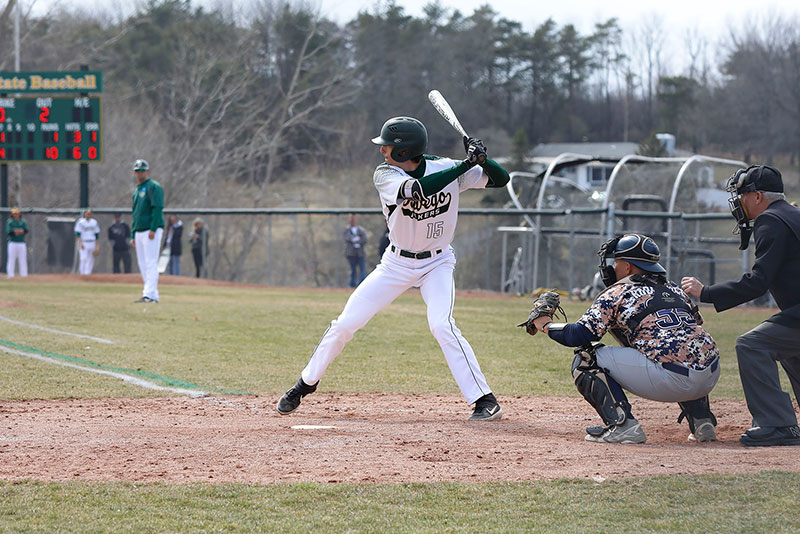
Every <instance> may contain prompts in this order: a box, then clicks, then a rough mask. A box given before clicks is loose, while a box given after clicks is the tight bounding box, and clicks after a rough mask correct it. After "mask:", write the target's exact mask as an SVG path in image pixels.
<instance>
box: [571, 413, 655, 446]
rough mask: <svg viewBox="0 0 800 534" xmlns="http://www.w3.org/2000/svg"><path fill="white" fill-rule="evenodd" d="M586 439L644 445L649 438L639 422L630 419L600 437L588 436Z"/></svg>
mask: <svg viewBox="0 0 800 534" xmlns="http://www.w3.org/2000/svg"><path fill="white" fill-rule="evenodd" d="M585 439H586V441H595V442H597V443H644V442H645V440H646V439H647V438H646V436H645V435H644V430H642V426H641V425H640V424H639V421H637V420H636V419H630V418H628V419H625V421H624V422H622V423H620V424H618V425H614V426H612V427H611V428H609V429H608V430H606V431H605V432H603V434H602V435H600V436H593V435H592V434H586V438H585Z"/></svg>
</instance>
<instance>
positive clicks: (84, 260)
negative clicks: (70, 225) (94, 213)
mask: <svg viewBox="0 0 800 534" xmlns="http://www.w3.org/2000/svg"><path fill="white" fill-rule="evenodd" d="M75 234H76V235H77V236H78V239H80V249H79V250H78V273H79V274H92V269H94V249H95V246H96V245H97V238H98V236H99V235H100V225H99V224H98V223H97V220H96V219H95V218H94V217H89V218H88V219H86V218H85V217H81V218H80V219H78V222H76V223H75Z"/></svg>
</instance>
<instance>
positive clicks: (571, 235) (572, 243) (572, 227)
mask: <svg viewBox="0 0 800 534" xmlns="http://www.w3.org/2000/svg"><path fill="white" fill-rule="evenodd" d="M567 211H568V212H569V277H568V278H569V282H568V283H567V285H568V286H569V287H568V288H567V296H569V297H570V298H572V287H573V285H574V282H575V279H574V270H575V214H574V213H573V212H572V210H567Z"/></svg>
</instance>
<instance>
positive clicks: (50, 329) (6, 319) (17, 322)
mask: <svg viewBox="0 0 800 534" xmlns="http://www.w3.org/2000/svg"><path fill="white" fill-rule="evenodd" d="M0 321H6V322H7V323H11V324H16V325H19V326H26V327H28V328H36V329H38V330H44V331H45V332H50V333H51V334H63V335H66V336H73V337H81V338H84V339H91V340H92V341H97V342H98V343H105V344H107V345H114V342H113V341H111V340H110V339H103V338H102V337H94V336H87V335H84V334H75V333H73V332H65V331H63V330H56V329H55V328H47V327H46V326H39V325H37V324H31V323H25V322H22V321H17V320H15V319H11V318H9V317H3V316H2V315H0Z"/></svg>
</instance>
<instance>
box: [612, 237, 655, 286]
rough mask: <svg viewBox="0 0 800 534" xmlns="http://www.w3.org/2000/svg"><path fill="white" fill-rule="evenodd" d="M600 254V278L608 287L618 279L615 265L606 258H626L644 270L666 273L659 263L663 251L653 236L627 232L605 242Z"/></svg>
mask: <svg viewBox="0 0 800 534" xmlns="http://www.w3.org/2000/svg"><path fill="white" fill-rule="evenodd" d="M597 255H598V256H600V268H599V269H600V278H601V279H602V280H603V284H605V286H606V287H608V286H610V285H611V284H613V283H614V282H616V281H617V275H616V273H615V272H614V267H612V266H611V265H609V264H608V263H607V261H606V260H608V259H611V258H613V259H615V260H625V261H627V262H630V263H631V264H633V265H635V266H636V267H638V268H640V269H641V270H643V271H647V272H649V273H655V274H666V272H667V271H666V270H665V269H664V268H663V267H662V266H661V265H659V263H658V260H659V259H661V251H660V250H659V249H658V245H656V242H655V241H653V239H652V238H650V237H647V236H646V235H641V234H625V235H623V236H621V237H615V238H614V239H610V240H608V241H606V242H605V243H603V245H602V246H601V247H600V250H599V251H598V252H597Z"/></svg>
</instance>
